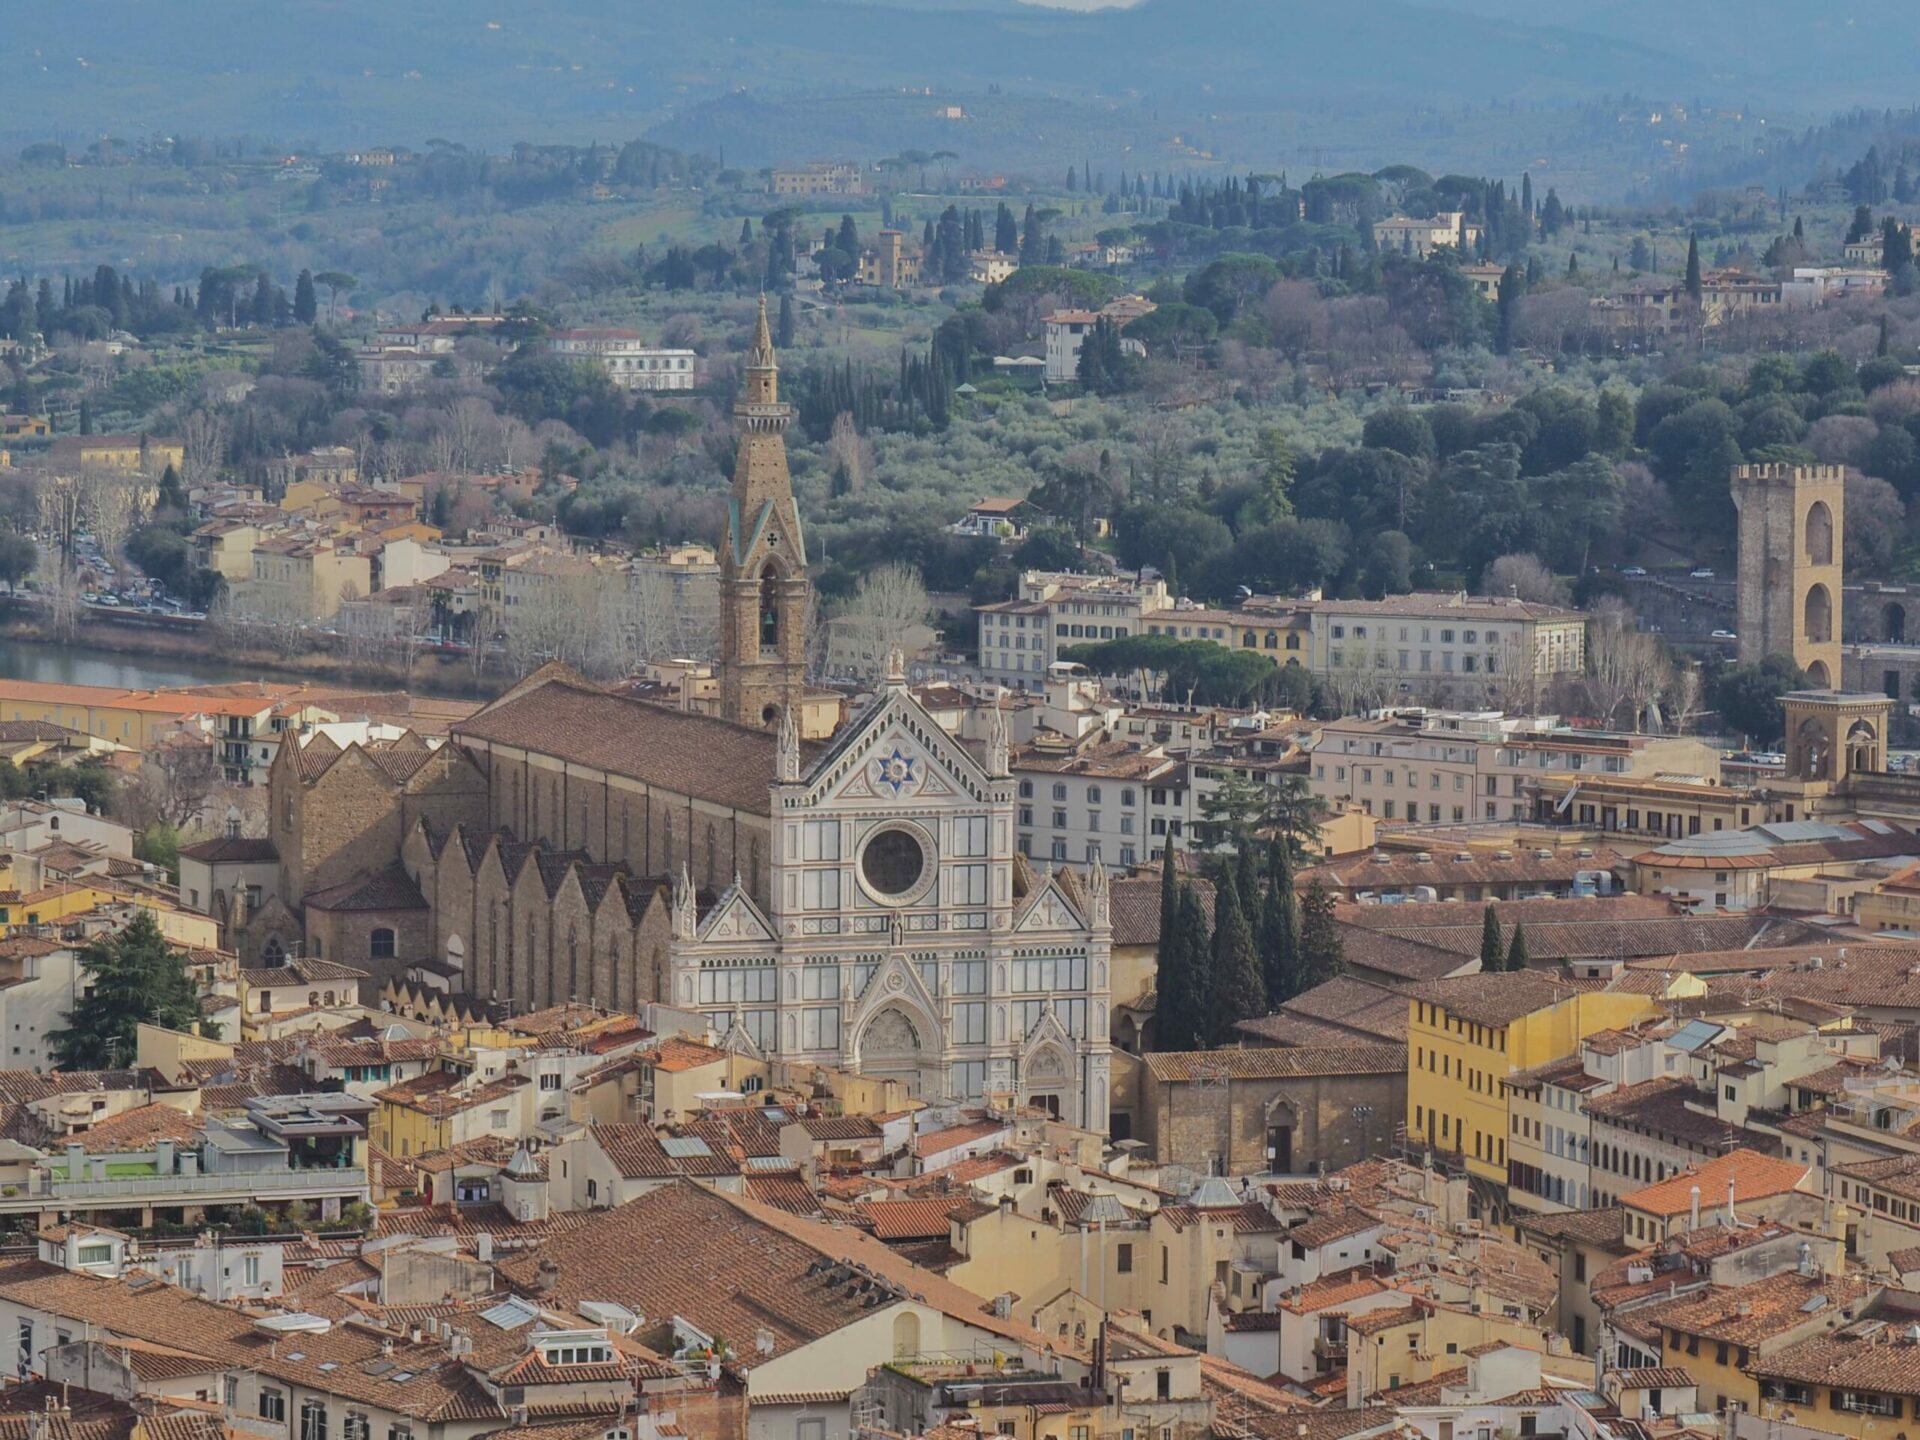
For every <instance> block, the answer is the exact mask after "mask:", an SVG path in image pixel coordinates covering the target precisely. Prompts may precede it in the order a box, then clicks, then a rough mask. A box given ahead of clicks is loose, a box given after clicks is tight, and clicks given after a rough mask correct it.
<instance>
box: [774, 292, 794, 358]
mask: <svg viewBox="0 0 1920 1440" xmlns="http://www.w3.org/2000/svg"><path fill="white" fill-rule="evenodd" d="M793 331H794V317H793V292H792V291H790V290H786V291H782V292H781V294H780V324H779V334H778V337H777V338H776V339H775V341H774V343H775V344H776V345H778V346H779V347H780V348H781V349H782V350H785V349H787V348H789V347H790V346H791V345H792V344H793Z"/></svg>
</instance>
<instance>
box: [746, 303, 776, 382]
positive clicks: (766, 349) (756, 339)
mask: <svg viewBox="0 0 1920 1440" xmlns="http://www.w3.org/2000/svg"><path fill="white" fill-rule="evenodd" d="M747 363H748V364H749V365H752V366H753V367H754V368H755V369H762V368H764V367H766V366H769V365H772V364H774V363H776V362H775V360H774V355H773V327H772V326H771V325H769V324H768V323H767V297H766V295H765V293H764V292H763V293H762V294H761V296H760V319H759V322H758V323H757V324H756V325H755V326H754V329H753V348H752V349H751V350H750V351H748V352H747Z"/></svg>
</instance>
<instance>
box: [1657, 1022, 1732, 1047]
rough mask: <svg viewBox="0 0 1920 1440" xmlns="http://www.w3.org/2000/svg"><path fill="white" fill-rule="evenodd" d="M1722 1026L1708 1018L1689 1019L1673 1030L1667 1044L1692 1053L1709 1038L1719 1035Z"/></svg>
mask: <svg viewBox="0 0 1920 1440" xmlns="http://www.w3.org/2000/svg"><path fill="white" fill-rule="evenodd" d="M1721 1028H1722V1027H1721V1026H1718V1025H1715V1024H1713V1023H1712V1022H1711V1021H1708V1020H1689V1021H1688V1022H1687V1023H1686V1024H1684V1025H1682V1026H1681V1027H1680V1028H1679V1029H1678V1030H1676V1031H1674V1032H1673V1036H1672V1038H1671V1039H1669V1040H1668V1041H1667V1044H1669V1045H1671V1046H1672V1047H1673V1048H1674V1049H1675V1050H1680V1051H1685V1052H1686V1053H1688V1054H1691V1053H1692V1052H1693V1051H1695V1050H1698V1049H1699V1048H1700V1047H1701V1046H1702V1045H1705V1044H1706V1043H1707V1042H1708V1041H1709V1040H1711V1039H1713V1037H1714V1036H1716V1035H1718V1034H1719V1033H1720V1031H1721Z"/></svg>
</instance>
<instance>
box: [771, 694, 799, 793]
mask: <svg viewBox="0 0 1920 1440" xmlns="http://www.w3.org/2000/svg"><path fill="white" fill-rule="evenodd" d="M774 754H775V768H776V770H777V771H778V773H779V778H780V781H781V783H783V784H787V785H791V784H792V783H794V782H795V781H796V780H798V779H799V778H800V727H799V725H798V724H796V723H795V721H794V717H793V706H791V705H787V706H783V707H782V708H781V711H780V737H779V743H778V747H777V748H776V750H775V752H774Z"/></svg>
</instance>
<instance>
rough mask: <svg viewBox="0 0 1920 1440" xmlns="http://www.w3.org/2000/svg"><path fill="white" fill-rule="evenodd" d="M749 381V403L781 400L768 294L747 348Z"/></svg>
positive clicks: (752, 404) (764, 403) (747, 387)
mask: <svg viewBox="0 0 1920 1440" xmlns="http://www.w3.org/2000/svg"><path fill="white" fill-rule="evenodd" d="M746 381H747V383H746V390H745V400H746V403H747V404H748V405H749V406H768V405H776V404H778V403H779V401H780V362H779V360H778V358H776V357H775V355H774V353H773V327H772V326H771V325H769V324H768V323H767V297H766V296H765V295H764V294H762V295H761V297H760V317H759V319H758V320H756V321H755V322H754V326H753V344H752V345H751V346H750V347H749V348H748V350H747V375H746ZM780 428H782V429H785V426H784V425H783V426H781V427H780Z"/></svg>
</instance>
